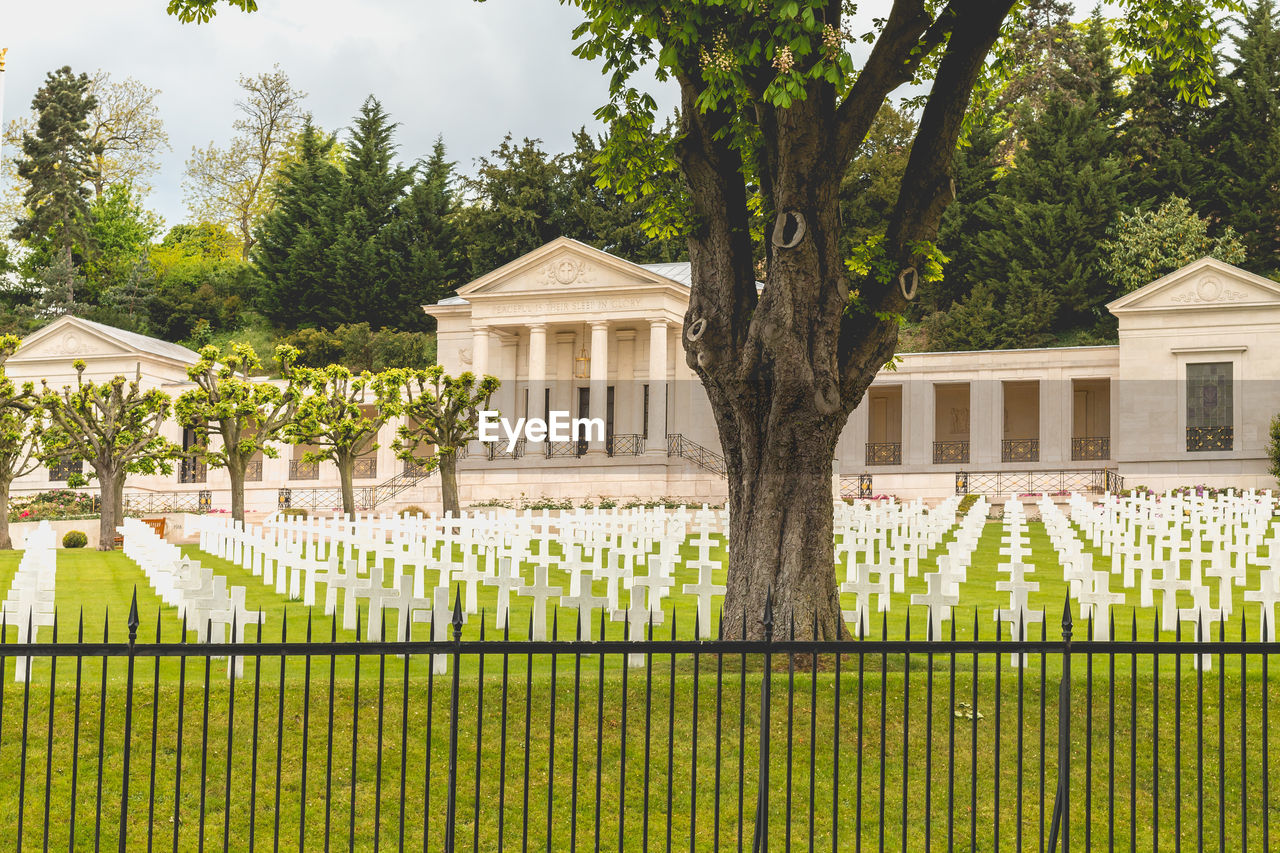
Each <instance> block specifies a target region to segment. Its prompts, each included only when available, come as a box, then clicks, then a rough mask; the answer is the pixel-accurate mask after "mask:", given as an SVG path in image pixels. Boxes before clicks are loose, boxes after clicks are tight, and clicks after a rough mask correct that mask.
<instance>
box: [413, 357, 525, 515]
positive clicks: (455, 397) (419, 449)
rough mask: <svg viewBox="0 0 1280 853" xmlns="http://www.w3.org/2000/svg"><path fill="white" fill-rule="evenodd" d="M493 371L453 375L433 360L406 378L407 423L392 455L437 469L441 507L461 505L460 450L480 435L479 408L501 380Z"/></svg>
mask: <svg viewBox="0 0 1280 853" xmlns="http://www.w3.org/2000/svg"><path fill="white" fill-rule="evenodd" d="M499 384H500V383H499V381H498V378H497V377H496V376H484V377H481V378H479V379H477V378H476V376H475V375H474V374H473V373H471V372H469V371H468V372H467V373H463V374H462V375H461V376H458V377H457V378H454V377H452V376H446V375H445V372H444V368H442V367H441V366H440V365H438V364H436V365H432V366H431V367H428V368H427V369H426V370H414V371H411V372H410V373H409V374H408V376H407V377H406V381H405V403H404V415H405V420H406V423H404V424H402V425H401V426H400V429H399V430H398V431H397V435H396V440H395V443H394V444H393V445H392V446H393V447H394V448H395V451H396V456H397V457H398V458H400V459H403V460H404V461H406V462H409V463H411V464H415V465H419V466H421V467H422V468H423V469H424V470H426V471H428V472H430V471H433V470H435V469H437V468H438V469H439V470H440V499H441V503H442V504H443V506H444V511H445V512H452V513H454V514H455V515H457V514H458V512H459V511H460V510H461V509H462V507H461V504H460V502H459V500H458V451H459V450H461V449H462V448H464V447H466V446H467V442H469V441H472V440H474V439H476V438H477V437H478V430H479V425H480V411H481V410H482V409H484V408H486V407H487V406H488V404H489V398H491V397H492V396H493V394H494V392H495V391H497V390H498V385H499Z"/></svg>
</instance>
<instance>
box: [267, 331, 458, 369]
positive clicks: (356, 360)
mask: <svg viewBox="0 0 1280 853" xmlns="http://www.w3.org/2000/svg"><path fill="white" fill-rule="evenodd" d="M284 341H285V343H287V344H289V345H291V346H293V347H296V348H297V350H298V353H299V354H298V364H300V365H302V366H304V367H323V366H324V365H327V364H341V365H342V366H343V367H346V368H349V369H350V370H353V371H357V372H359V371H361V370H368V371H370V372H373V373H376V372H378V371H380V370H386V369H388V368H393V367H403V368H408V369H421V368H426V367H430V366H431V365H432V364H435V360H436V338H435V335H434V334H430V333H428V332H397V331H395V330H393V329H386V328H383V329H379V330H378V331H376V332H375V331H373V330H372V329H370V328H369V324H368V323H345V324H343V325H341V326H339V327H338V328H337V329H334V330H333V331H327V330H325V329H310V328H303V329H298V330H297V331H296V332H292V333H291V334H288V335H285V337H284Z"/></svg>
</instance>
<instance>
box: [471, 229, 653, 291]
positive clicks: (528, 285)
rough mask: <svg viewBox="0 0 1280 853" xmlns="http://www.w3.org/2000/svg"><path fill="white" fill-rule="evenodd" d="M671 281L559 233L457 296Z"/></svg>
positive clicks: (606, 288) (638, 285)
mask: <svg viewBox="0 0 1280 853" xmlns="http://www.w3.org/2000/svg"><path fill="white" fill-rule="evenodd" d="M676 286H678V285H677V284H676V283H675V282H673V281H672V280H671V279H668V278H666V277H664V276H661V275H658V274H657V273H654V272H652V271H650V270H647V269H645V268H644V267H641V266H638V265H637V264H633V263H630V262H629V261H625V260H623V259H621V258H618V257H615V256H614V255H610V254H609V253H607V252H602V251H600V250H599V249H595V248H592V247H591V246H588V245H586V244H585V243H579V242H578V241H577V240H571V239H568V238H565V237H561V238H559V239H557V240H553V241H551V242H550V243H548V244H547V245H545V246H542V247H541V248H539V249H535V250H534V251H532V252H530V253H529V254H527V255H524V256H522V257H520V258H517V259H516V260H514V261H512V262H511V263H509V264H506V265H505V266H501V267H499V268H498V269H496V270H494V271H493V272H490V273H488V274H487V275H484V276H482V277H480V278H478V279H476V280H475V281H473V282H471V283H470V284H467V285H465V286H463V287H461V288H459V289H458V296H460V297H462V298H464V299H466V300H468V301H476V300H485V299H503V298H509V297H514V298H519V297H524V296H536V297H544V298H545V297H548V296H556V295H560V294H581V293H591V294H604V293H608V292H609V291H611V290H630V289H637V288H638V289H645V288H654V289H664V288H670V287H676Z"/></svg>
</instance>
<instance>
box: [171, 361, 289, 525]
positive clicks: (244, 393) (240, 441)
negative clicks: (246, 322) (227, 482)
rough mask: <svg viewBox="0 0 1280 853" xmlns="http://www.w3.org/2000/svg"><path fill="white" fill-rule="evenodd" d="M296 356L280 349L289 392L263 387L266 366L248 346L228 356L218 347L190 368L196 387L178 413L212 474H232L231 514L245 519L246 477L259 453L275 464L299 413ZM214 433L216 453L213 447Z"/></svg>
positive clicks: (266, 384) (187, 393)
mask: <svg viewBox="0 0 1280 853" xmlns="http://www.w3.org/2000/svg"><path fill="white" fill-rule="evenodd" d="M297 356H298V351H297V350H295V349H293V348H292V347H288V346H281V347H278V348H277V349H276V364H277V366H278V367H279V370H280V374H281V375H282V376H284V377H285V378H286V379H290V380H291V381H290V384H289V386H288V387H286V388H283V389H282V388H280V387H278V386H277V385H275V384H273V383H270V382H264V381H260V380H259V379H258V377H259V376H260V374H261V372H262V362H261V360H260V359H259V358H258V354H257V353H256V352H255V351H254V349H253V347H251V346H249V345H248V344H243V343H237V344H232V345H231V346H230V347H229V349H228V350H227V351H226V352H222V351H219V350H218V348H216V347H212V346H209V347H205V348H204V349H202V350H201V351H200V360H199V361H197V362H196V363H195V364H193V365H191V367H189V368H187V376H188V377H189V378H190V379H191V381H192V382H194V383H195V384H196V387H195V388H194V389H193V390H191V391H185V392H183V393H182V394H181V395H180V396H179V397H178V401H177V403H176V405H175V407H174V410H175V414H176V415H177V418H178V423H180V424H182V426H184V427H188V428H191V429H194V430H195V434H196V442H197V445H198V448H199V449H198V453H199V455H200V457H201V458H202V459H204V460H205V462H206V463H208V465H209V466H210V467H212V468H226V469H228V471H229V472H230V473H231V485H232V496H231V505H232V513H233V515H235V517H236V518H237V520H241V521H243V519H244V473H245V469H246V468H247V467H248V465H249V462H250V461H252V460H253V457H254V456H255V455H257V454H259V453H261V454H262V455H263V456H266V457H270V458H272V459H274V458H276V457H277V456H278V455H279V452H278V451H277V450H276V448H275V447H274V444H273V443H274V442H276V441H278V440H279V438H280V436H281V433H282V431H283V430H284V427H285V425H286V424H288V423H289V422H290V421H292V419H293V415H294V411H295V410H296V407H297V390H296V388H295V387H294V386H293V384H292V370H293V362H294V361H295V360H296V359H297ZM211 432H216V433H217V434H218V437H219V438H220V439H221V444H220V446H218V447H213V446H211V445H210V443H209V435H210V433H211Z"/></svg>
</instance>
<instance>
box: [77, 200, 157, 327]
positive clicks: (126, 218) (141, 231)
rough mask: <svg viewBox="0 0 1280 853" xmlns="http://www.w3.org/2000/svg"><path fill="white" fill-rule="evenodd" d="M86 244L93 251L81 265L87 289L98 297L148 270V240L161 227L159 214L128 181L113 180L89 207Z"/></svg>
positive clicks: (93, 298)
mask: <svg viewBox="0 0 1280 853" xmlns="http://www.w3.org/2000/svg"><path fill="white" fill-rule="evenodd" d="M89 215H90V223H91V224H90V226H89V244H90V245H92V246H93V247H94V251H93V253H92V254H91V255H90V256H89V257H88V258H86V259H85V262H84V263H83V264H82V265H81V270H82V272H83V274H84V277H85V281H86V284H87V285H88V292H87V293H86V294H85V298H86V300H88V301H91V302H97V301H100V300H101V299H102V298H103V295H104V294H107V293H108V292H109V291H112V290H113V289H115V290H116V291H119V290H120V289H121V288H123V287H127V286H128V285H129V283H130V282H135V283H136V282H137V280H138V279H139V277H140V273H141V272H143V271H145V270H147V255H148V251H149V248H150V245H151V241H152V240H153V239H155V237H156V235H157V234H158V233H159V231H160V218H159V217H158V216H157V215H156V214H154V213H152V212H151V211H149V210H147V209H146V208H144V207H143V206H142V203H141V201H140V199H138V198H137V196H136V195H135V194H134V192H133V190H132V188H131V187H130V186H129V185H128V184H127V183H117V184H112V185H111V186H109V187H107V188H106V190H105V191H104V192H103V193H102V195H100V196H98V197H96V198H95V199H94V200H93V203H92V205H90V208H89Z"/></svg>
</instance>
